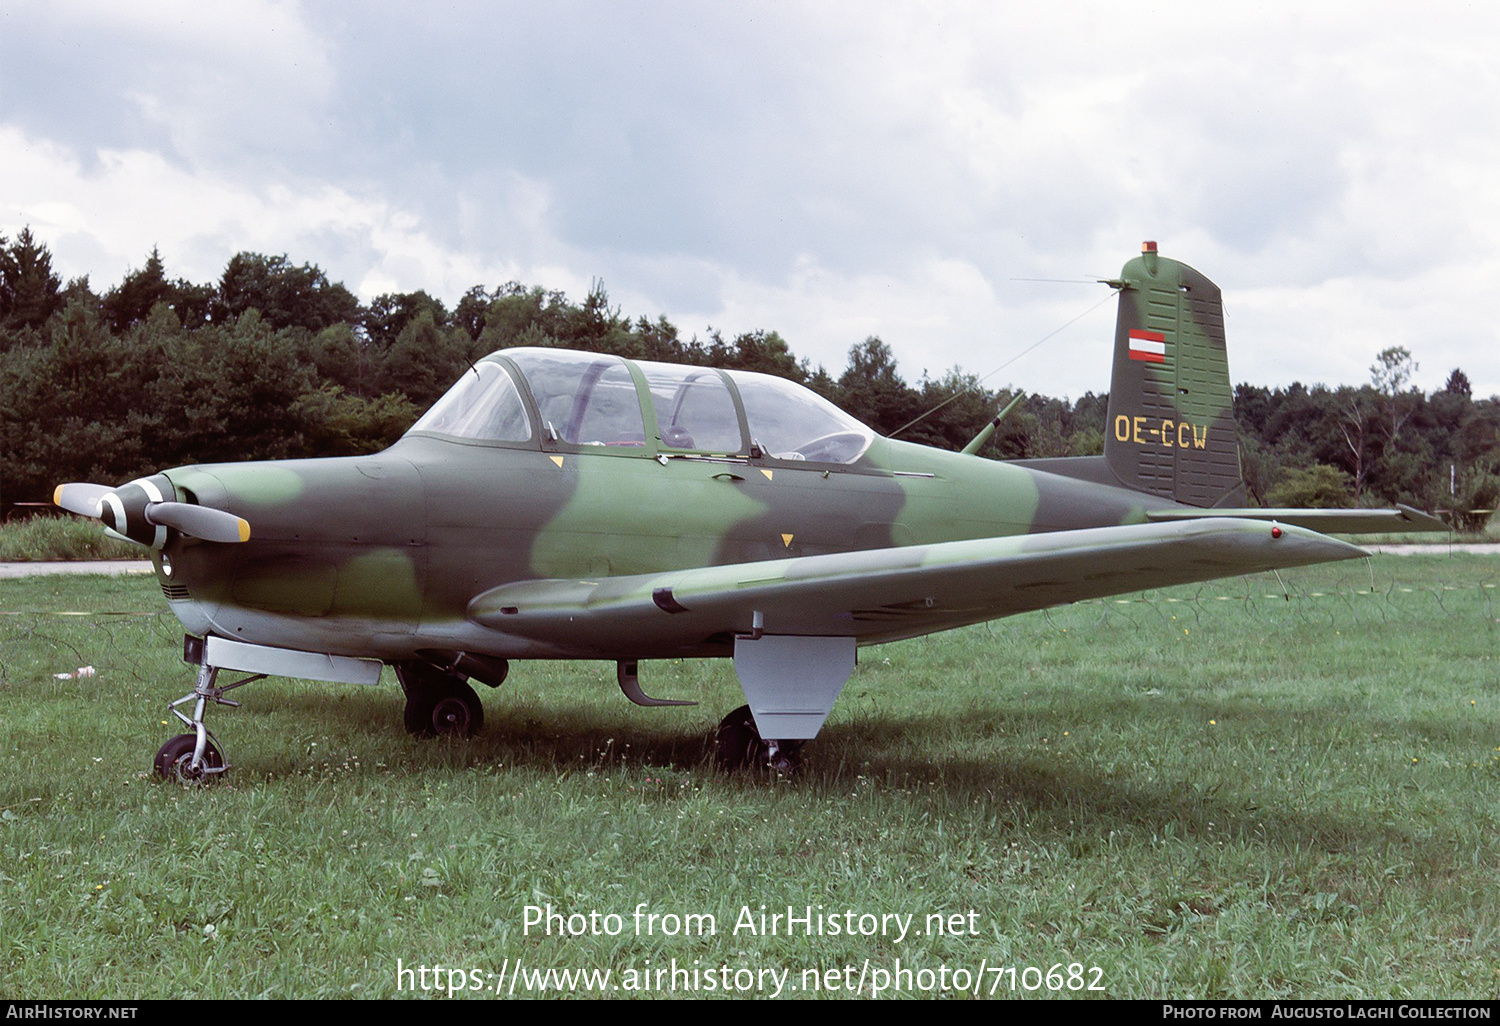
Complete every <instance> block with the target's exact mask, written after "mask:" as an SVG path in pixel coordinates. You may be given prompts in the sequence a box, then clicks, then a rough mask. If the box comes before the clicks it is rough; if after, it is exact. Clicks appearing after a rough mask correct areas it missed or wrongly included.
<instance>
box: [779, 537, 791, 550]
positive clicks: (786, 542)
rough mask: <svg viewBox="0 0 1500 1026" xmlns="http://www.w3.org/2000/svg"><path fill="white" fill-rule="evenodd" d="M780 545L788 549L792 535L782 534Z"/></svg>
mask: <svg viewBox="0 0 1500 1026" xmlns="http://www.w3.org/2000/svg"><path fill="white" fill-rule="evenodd" d="M781 547H782V548H784V549H789V548H791V547H792V536H791V535H789V534H784V535H782V536H781Z"/></svg>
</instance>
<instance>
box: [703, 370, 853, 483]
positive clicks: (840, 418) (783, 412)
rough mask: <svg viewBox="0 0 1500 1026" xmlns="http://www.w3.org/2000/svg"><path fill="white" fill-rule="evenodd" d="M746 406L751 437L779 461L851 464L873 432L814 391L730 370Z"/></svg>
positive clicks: (748, 372)
mask: <svg viewBox="0 0 1500 1026" xmlns="http://www.w3.org/2000/svg"><path fill="white" fill-rule="evenodd" d="M726 373H728V374H729V376H730V377H731V378H732V379H733V380H734V385H735V387H736V388H737V389H739V393H740V399H741V400H742V401H743V402H744V404H745V419H746V420H747V421H749V423H750V438H751V440H752V441H754V442H756V443H758V444H759V445H760V447H761V449H762V450H764V451H765V453H766V455H768V456H772V457H775V458H776V459H780V460H816V461H818V462H821V463H853V462H854V461H855V460H857V459H859V458H860V457H861V456H863V455H864V453H865V450H866V449H868V448H869V447H870V443H871V442H873V441H874V440H875V432H873V431H871V430H870V429H869V428H867V427H865V426H864V425H863V424H861V423H860V422H859V421H857V420H855V419H854V418H853V417H851V416H849V414H847V413H845V412H844V411H843V410H841V409H839V408H838V407H837V406H835V405H833V403H831V402H829V401H828V400H827V399H824V398H823V397H822V396H820V395H818V393H816V392H814V391H812V390H810V389H807V388H803V387H802V386H801V385H798V384H794V383H792V382H790V381H787V380H786V379H785V378H777V377H772V376H771V375H769V374H757V373H755V372H754V371H728V372H726Z"/></svg>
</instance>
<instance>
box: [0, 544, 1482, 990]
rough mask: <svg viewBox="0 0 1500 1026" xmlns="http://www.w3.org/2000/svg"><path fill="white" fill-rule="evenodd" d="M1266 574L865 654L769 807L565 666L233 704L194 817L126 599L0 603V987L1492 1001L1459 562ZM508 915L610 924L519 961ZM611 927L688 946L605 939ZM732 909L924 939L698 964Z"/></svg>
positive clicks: (717, 684)
mask: <svg viewBox="0 0 1500 1026" xmlns="http://www.w3.org/2000/svg"><path fill="white" fill-rule="evenodd" d="M1283 577H1284V578H1285V580H1286V582H1287V584H1288V585H1289V586H1290V587H1291V589H1292V591H1293V598H1292V600H1291V601H1286V600H1284V599H1283V598H1282V597H1281V595H1280V586H1279V585H1278V584H1277V582H1276V579H1275V578H1274V577H1270V576H1265V577H1255V578H1242V579H1238V580H1233V581H1227V582H1220V583H1218V584H1215V585H1211V586H1204V587H1194V588H1185V589H1175V590H1172V591H1167V592H1154V593H1148V594H1146V595H1138V596H1131V597H1129V598H1128V599H1122V600H1110V601H1106V602H1101V603H1088V604H1082V605H1078V606H1073V607H1069V608H1067V609H1064V610H1059V611H1053V612H1051V613H1050V614H1035V615H1030V616H1024V617H1017V618H1014V619H1011V620H1006V621H1000V622H998V623H995V624H992V625H988V626H982V627H978V628H972V629H968V630H965V631H960V632H955V633H952V634H948V635H940V636H936V637H931V638H926V639H921V640H917V641H912V642H907V643H902V644H899V645H893V646H888V647H885V648H879V649H867V650H865V651H864V652H863V653H862V654H861V665H860V667H859V669H858V670H857V672H856V674H855V676H854V678H853V679H852V680H851V681H850V683H849V685H848V688H847V689H846V691H845V693H844V697H843V698H842V700H841V701H840V704H839V705H838V707H837V708H836V709H835V710H834V714H833V716H832V718H831V719H830V721H829V723H828V725H827V726H826V727H825V729H824V733H823V735H822V736H821V737H820V738H819V739H818V740H817V741H816V742H814V743H813V744H811V745H810V746H809V748H808V750H807V763H806V766H805V768H804V771H803V773H802V774H801V775H800V776H799V777H797V778H796V779H793V780H780V779H766V778H763V777H753V776H751V777H726V776H723V775H720V774H718V773H716V772H715V771H714V770H713V769H712V768H711V766H710V763H709V759H708V740H709V736H710V733H711V730H712V727H713V725H714V723H715V722H716V721H717V719H718V717H719V716H720V715H722V714H723V713H724V712H726V711H727V710H729V709H730V708H732V707H733V706H736V705H738V704H740V702H741V701H742V699H741V698H740V697H739V694H738V689H737V687H736V685H735V683H734V680H733V677H732V674H731V672H730V669H729V667H728V665H727V664H723V663H682V664H675V663H674V664H659V663H655V664H653V663H648V664H644V665H643V667H642V681H643V683H644V684H645V686H646V688H647V690H648V691H649V692H651V693H652V694H660V695H665V696H670V697H685V698H696V699H700V700H701V701H702V702H703V705H701V706H699V707H698V708H694V709H660V710H645V709H638V708H635V707H633V706H631V705H629V704H628V703H626V702H625V700H624V699H623V698H622V697H621V696H620V695H619V693H618V691H617V689H616V688H615V684H614V676H613V667H612V666H607V665H603V664H593V663H588V664H584V663H575V664H535V665H525V664H523V665H518V666H516V667H515V668H514V669H513V672H512V675H511V680H510V681H509V682H507V684H506V686H505V687H504V688H503V689H501V690H500V691H498V692H491V691H489V690H488V689H483V688H481V689H480V690H481V691H483V692H484V694H483V695H482V697H483V698H484V700H485V704H486V716H487V723H486V725H485V728H484V730H483V732H482V733H481V734H480V736H478V737H476V738H474V739H471V740H468V741H456V742H455V741H438V742H418V741H414V740H411V739H409V738H408V737H407V736H406V735H405V734H404V733H403V732H402V730H401V726H400V712H401V698H400V692H399V689H397V688H396V687H395V686H394V684H393V683H390V682H389V673H387V683H386V686H384V687H382V688H378V689H374V688H372V689H366V688H360V687H358V686H353V685H326V684H312V683H305V682H288V681H268V682H265V683H262V684H256V685H254V686H251V687H248V688H245V689H243V690H242V691H240V692H238V693H237V694H236V696H235V697H238V698H241V699H242V700H243V701H244V702H245V705H244V707H243V708H241V709H237V710H234V709H218V710H215V711H214V712H213V713H212V714H211V716H210V720H209V722H210V725H211V726H212V727H213V728H214V729H215V731H216V733H217V734H218V735H219V737H220V739H221V740H222V741H223V743H224V746H225V749H226V751H227V754H228V757H229V760H230V762H231V763H232V764H233V766H234V769H233V770H232V772H231V774H230V775H229V778H228V779H227V780H225V781H222V782H221V783H219V784H217V785H215V786H213V787H209V788H205V789H202V790H197V791H189V790H184V789H181V788H178V787H177V786H175V785H167V784H164V783H158V782H156V781H155V780H153V779H151V778H150V777H149V775H148V774H147V772H146V771H147V768H148V766H149V763H150V759H151V756H152V754H153V753H154V751H155V750H156V747H157V745H159V744H160V743H161V742H162V741H164V740H166V739H167V738H168V737H169V736H171V735H173V734H175V733H177V732H178V731H177V730H176V729H175V727H174V726H167V725H165V724H163V722H162V721H163V720H166V719H168V717H167V716H166V714H165V703H166V701H167V700H169V699H173V698H177V697H179V696H180V695H182V694H184V693H186V692H187V691H188V690H189V689H190V686H191V673H190V672H189V668H188V667H187V666H186V665H184V664H183V663H182V662H181V661H180V658H179V656H180V640H181V631H180V628H178V626H177V625H176V622H175V621H174V620H172V619H171V618H170V617H169V616H168V615H167V614H165V613H164V612H162V611H161V607H162V605H163V603H162V602H161V598H160V593H159V591H158V590H157V587H156V585H155V583H154V582H153V581H152V580H150V579H144V580H143V579H109V578H60V577H49V578H37V579H30V580H21V581H5V582H0V609H3V610H4V611H5V615H3V616H0V660H3V663H0V702H3V707H0V708H3V713H0V750H3V753H4V754H3V773H0V993H4V994H5V995H7V996H13V997H22V996H24V997H63V996H73V997H83V996H88V997H102V996H113V997H238V996H258V995H269V996H282V997H286V996H291V997H301V996H337V995H351V996H356V997H364V998H384V997H394V996H397V993H398V992H397V985H398V980H397V966H398V959H399V960H400V964H401V966H402V967H403V968H407V969H412V968H415V967H421V966H425V967H427V968H428V969H429V970H430V969H431V968H432V967H433V966H434V965H438V964H440V965H441V966H442V967H443V972H442V973H441V974H439V975H437V976H434V975H432V974H430V973H428V974H423V975H422V976H418V975H416V974H412V975H411V976H410V978H409V979H403V981H402V984H403V988H404V991H403V992H409V991H410V989H411V988H412V987H413V986H420V983H421V982H427V983H433V982H436V983H438V984H439V985H440V986H442V987H444V988H446V987H447V985H449V984H450V983H453V982H455V980H457V982H458V983H460V984H461V985H463V986H468V985H470V984H471V983H474V982H478V983H480V984H482V985H483V986H484V987H485V988H486V990H487V991H492V990H494V989H495V986H496V982H497V978H498V982H499V984H500V986H501V989H502V990H503V989H505V986H506V985H507V983H508V982H509V981H511V980H515V979H516V976H515V969H514V967H515V964H516V961H517V960H520V961H521V963H522V965H523V966H524V967H525V971H526V972H528V973H529V972H530V971H531V970H533V969H536V970H542V969H546V968H548V967H557V968H568V969H571V968H586V969H599V970H610V971H611V972H612V973H613V974H614V975H613V976H612V977H611V982H612V984H613V985H621V984H623V985H624V986H626V987H627V988H629V987H630V986H631V982H630V981H631V979H634V980H635V983H636V985H639V984H640V982H641V978H640V977H639V976H636V977H633V978H632V977H630V976H628V975H627V974H628V973H629V972H630V971H637V972H639V971H640V970H642V969H646V970H654V969H658V968H665V967H669V966H671V964H672V960H673V959H676V961H677V964H678V966H679V967H680V968H683V967H692V968H696V969H699V970H700V971H701V970H706V969H714V970H715V971H716V972H717V971H719V967H720V966H721V965H727V966H728V972H729V973H730V974H731V975H730V978H731V979H733V974H734V973H735V972H736V971H739V970H751V971H752V972H758V973H759V974H760V975H759V983H760V984H761V985H763V987H764V989H763V990H761V991H758V992H759V993H771V992H773V991H774V989H775V988H774V981H773V977H772V975H771V974H772V973H773V972H774V973H780V972H782V971H789V976H787V977H786V978H785V983H784V986H785V988H786V989H785V990H784V991H783V993H796V994H798V995H800V996H806V993H807V992H806V990H805V989H802V990H796V991H793V988H799V987H802V988H805V987H806V986H808V985H809V982H808V981H809V979H810V978H809V977H804V975H803V971H804V970H808V969H821V970H825V971H828V970H835V971H838V973H839V976H838V980H839V983H840V984H841V985H843V984H846V983H848V984H852V983H857V982H858V980H859V977H860V975H861V974H862V973H863V978H864V992H865V993H869V991H870V986H871V984H879V983H880V982H882V980H884V981H885V982H887V983H888V984H889V983H894V982H896V978H895V977H881V976H880V973H881V972H885V973H888V974H889V973H893V972H894V970H895V969H896V967H897V962H898V960H899V962H900V965H901V966H902V967H904V968H906V969H907V970H910V969H914V968H915V969H922V970H930V971H932V972H934V973H936V972H938V971H939V970H940V968H941V967H946V969H947V975H946V976H945V977H943V979H946V980H947V981H949V982H959V981H968V982H970V983H972V981H973V980H974V978H975V977H976V976H977V977H978V982H979V986H980V993H981V994H989V993H990V992H991V990H992V989H994V990H995V996H996V997H999V996H1011V994H1012V992H1013V991H1014V993H1015V994H1017V995H1030V996H1046V995H1049V994H1053V995H1061V996H1087V995H1089V994H1090V993H1094V994H1103V995H1105V996H1111V997H1126V998H1161V997H1168V996H1171V997H1271V996H1293V997H1309V998H1311V997H1321V998H1344V997H1397V996H1401V997H1408V996H1409V997H1457V996H1463V997H1472V998H1494V997H1495V996H1496V995H1497V993H1500V884H1497V876H1500V873H1497V871H1500V829H1497V826H1500V823H1497V820H1500V815H1497V813H1500V670H1497V662H1496V657H1497V655H1500V646H1497V634H1496V631H1497V628H1500V623H1497V617H1500V607H1497V604H1496V601H1495V597H1496V594H1497V585H1500V558H1496V557H1484V556H1454V557H1448V558H1440V557H1425V556H1422V557H1404V558H1394V557H1384V558H1380V559H1376V560H1374V561H1372V562H1371V563H1370V564H1369V566H1368V567H1367V566H1366V565H1365V564H1343V565H1337V566H1333V567H1330V568H1313V569H1310V570H1304V571H1298V572H1295V573H1293V574H1284V575H1283ZM1372 583H1373V585H1374V589H1373V592H1372V591H1371V585H1372ZM75 613H77V614H82V615H71V614H75ZM85 664H90V665H93V666H95V667H96V668H97V669H98V676H97V677H95V678H93V679H87V680H56V679H54V678H53V676H52V675H53V674H54V673H56V672H65V671H70V670H73V669H74V668H75V667H77V666H81V665H85ZM548 903H550V904H551V905H552V906H554V907H555V908H556V909H558V910H560V911H561V912H563V913H564V914H569V913H575V912H577V913H583V914H585V915H586V914H587V913H588V912H589V911H590V910H597V911H598V912H600V913H618V914H619V915H620V916H621V917H622V920H621V922H622V924H623V930H622V932H620V934H619V935H618V936H588V935H585V936H579V937H562V936H558V935H557V933H556V930H555V929H554V933H553V935H551V936H547V935H539V934H538V933H537V931H536V930H535V929H533V930H532V931H531V932H530V934H529V935H528V933H527V932H526V929H525V927H524V922H525V920H524V916H525V911H524V910H525V907H526V906H528V905H541V906H544V905H546V904H548ZM641 903H644V908H645V911H646V912H647V913H653V912H654V913H657V914H659V915H665V914H668V913H677V914H685V913H695V914H700V915H701V914H705V913H711V914H713V915H714V916H715V917H716V920H717V922H716V927H717V930H716V933H715V934H714V935H712V936H685V935H678V936H663V935H662V934H661V932H660V926H661V924H662V923H663V920H660V919H659V920H657V925H658V930H657V932H655V933H653V934H651V935H637V932H636V929H635V926H634V920H633V917H632V913H633V912H634V910H635V909H636V908H637V906H638V905H640V904H641ZM761 905H765V906H767V910H768V911H777V910H784V909H785V907H786V906H787V905H791V906H794V907H795V908H797V909H798V910H799V911H800V910H801V909H803V908H804V907H805V906H808V905H812V906H814V911H815V912H816V911H817V909H816V906H818V905H822V906H823V909H822V914H828V913H833V912H839V913H842V912H843V911H844V910H853V911H854V912H856V913H872V914H877V915H878V914H891V913H898V914H899V913H911V914H914V915H915V919H914V920H913V924H914V926H915V928H916V929H917V930H922V929H923V927H924V925H925V924H926V917H927V916H928V915H929V914H933V913H945V914H953V913H956V914H960V919H961V926H962V928H961V930H960V931H959V932H958V933H956V934H944V935H935V934H933V933H930V932H924V933H923V934H922V935H920V936H917V935H908V936H906V937H905V938H904V939H898V938H897V937H895V936H885V937H881V936H873V937H864V936H855V937H848V936H826V935H825V936H812V937H807V936H802V935H800V934H799V935H796V936H791V937H788V936H774V937H773V936H763V935H759V934H750V933H747V932H745V931H741V932H739V933H737V934H736V933H735V932H734V931H733V927H734V925H735V922H736V919H737V916H738V914H739V910H740V909H741V907H742V906H748V907H749V908H750V910H751V911H752V912H756V913H758V911H759V907H760V906H761ZM971 910H972V911H973V913H974V915H973V917H972V918H969V917H968V915H967V914H968V913H969V912H970V911H971ZM667 922H668V924H669V925H670V921H667ZM700 922H701V921H700ZM948 924H949V925H952V921H948ZM601 925H607V922H606V923H602V924H601ZM971 925H972V926H973V927H974V929H975V930H976V931H977V935H974V934H970V932H969V929H970V926H971ZM892 929H895V927H894V926H893V927H892ZM695 960H696V963H695ZM866 960H868V962H867V961H866ZM1058 963H1062V967H1061V968H1060V969H1059V970H1057V975H1056V976H1055V977H1054V980H1053V982H1054V983H1055V984H1056V985H1057V987H1058V988H1059V989H1049V985H1048V983H1047V982H1046V981H1045V977H1044V974H1046V973H1047V972H1048V970H1049V969H1051V968H1052V967H1053V966H1054V965H1057V964H1058ZM1074 964H1076V965H1077V966H1078V967H1080V970H1081V971H1082V974H1081V975H1078V974H1075V973H1074V972H1073V970H1071V969H1070V968H1069V966H1070V965H1074ZM846 966H849V967H852V968H851V969H849V970H848V972H847V975H845V974H844V967H846ZM1027 966H1033V967H1037V968H1038V969H1040V972H1039V973H1036V974H1028V973H1025V972H1024V971H1023V970H1024V969H1025V967H1027ZM450 967H451V968H453V969H455V970H463V971H465V972H466V973H467V972H468V971H470V970H472V971H474V973H475V975H473V976H469V975H465V976H463V977H461V978H456V977H453V976H449V975H448V970H449V968H450ZM1011 967H1013V968H1014V970H1015V974H1014V975H1009V974H1008V973H1004V972H1001V973H997V972H996V971H995V970H996V969H1001V970H1005V969H1009V968H1011ZM1094 967H1098V970H1099V972H1098V973H1097V974H1096V973H1095V972H1094V971H1093V969H1094ZM956 970H962V971H966V972H967V973H968V974H969V976H967V977H963V976H958V977H955V976H954V975H953V974H954V972H955V971H956ZM491 973H492V974H495V976H490V975H486V974H491ZM502 973H505V974H507V976H501V975H500V974H502ZM750 978H752V977H751V976H746V975H741V977H740V980H741V981H744V980H746V979H750ZM648 979H650V978H649V977H648ZM716 979H722V976H718V977H716ZM826 979H827V978H825V981H826ZM924 981H925V982H929V983H931V984H933V985H936V983H937V981H938V977H937V976H936V975H934V976H933V977H924V976H922V975H920V974H918V975H914V976H911V977H909V978H905V982H906V984H907V988H906V989H908V990H915V989H917V988H920V987H922V985H923V983H924ZM653 982H654V981H653ZM1096 982H1097V984H1098V985H1099V986H1100V987H1102V990H1100V991H1093V992H1090V991H1088V990H1086V989H1070V987H1075V986H1083V987H1086V986H1087V985H1088V984H1092V983H1096ZM1027 984H1032V985H1033V986H1036V989H1035V990H1028V989H1026V985H1027ZM666 985H667V984H666V983H663V984H662V986H664V987H665V986H666ZM700 985H702V984H701V979H700ZM970 990H971V991H972V986H971V987H970ZM516 992H517V993H518V994H520V993H524V992H526V987H525V985H524V983H523V985H521V986H519V987H518V989H517V991H516ZM628 992H629V991H628V990H627V991H613V992H610V993H611V995H612V996H622V995H624V994H625V993H628ZM654 992H655V988H653V993H654ZM700 992H701V991H700ZM678 993H679V994H680V993H681V990H680V989H679V992H678ZM713 993H718V991H714V992H713ZM469 996H477V997H483V996H487V995H486V993H484V992H480V993H478V994H472V995H469ZM954 996H961V995H954Z"/></svg>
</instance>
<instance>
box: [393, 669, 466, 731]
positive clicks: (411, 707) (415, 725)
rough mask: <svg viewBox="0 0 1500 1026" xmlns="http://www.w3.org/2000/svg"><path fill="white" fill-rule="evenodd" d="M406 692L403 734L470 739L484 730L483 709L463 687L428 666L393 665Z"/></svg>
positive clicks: (452, 677) (458, 681) (438, 670)
mask: <svg viewBox="0 0 1500 1026" xmlns="http://www.w3.org/2000/svg"><path fill="white" fill-rule="evenodd" d="M396 679H397V680H399V681H400V682H401V689H402V690H403V691H405V692H406V713H405V715H404V717H403V719H404V721H405V723H406V730H407V733H409V734H415V735H416V736H417V737H433V736H438V737H473V736H474V735H475V734H476V733H478V732H479V729H480V728H481V727H483V726H484V706H483V705H481V704H480V702H479V696H478V695H476V694H475V693H474V689H473V688H471V687H469V685H468V684H467V683H465V682H464V681H462V680H460V679H459V678H457V677H454V676H452V675H450V674H447V673H444V672H443V671H442V670H440V669H438V668H437V667H435V666H432V665H431V664H428V663H416V662H408V663H397V664H396Z"/></svg>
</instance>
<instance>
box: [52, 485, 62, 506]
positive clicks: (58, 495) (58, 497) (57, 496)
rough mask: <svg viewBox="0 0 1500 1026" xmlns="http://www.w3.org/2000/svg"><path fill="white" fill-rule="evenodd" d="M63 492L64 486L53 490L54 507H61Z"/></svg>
mask: <svg viewBox="0 0 1500 1026" xmlns="http://www.w3.org/2000/svg"><path fill="white" fill-rule="evenodd" d="M62 490H63V486H62V485H58V486H57V487H56V488H54V489H52V505H54V506H61V505H62Z"/></svg>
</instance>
